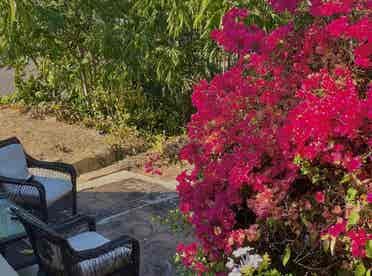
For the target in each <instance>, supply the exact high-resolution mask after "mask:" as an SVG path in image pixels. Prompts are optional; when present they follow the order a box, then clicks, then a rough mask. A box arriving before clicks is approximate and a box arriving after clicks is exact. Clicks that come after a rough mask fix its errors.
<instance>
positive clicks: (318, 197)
mask: <svg viewBox="0 0 372 276" xmlns="http://www.w3.org/2000/svg"><path fill="white" fill-rule="evenodd" d="M315 200H316V202H318V203H319V204H323V203H324V202H325V194H324V193H323V192H316V193H315Z"/></svg>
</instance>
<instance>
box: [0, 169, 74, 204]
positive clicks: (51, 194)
mask: <svg viewBox="0 0 372 276" xmlns="http://www.w3.org/2000/svg"><path fill="white" fill-rule="evenodd" d="M33 179H34V180H36V181H38V182H40V183H41V184H42V185H43V186H44V188H45V196H46V201H47V205H48V206H50V205H52V204H53V203H55V202H56V201H58V200H59V199H61V198H62V197H64V196H65V195H67V194H68V193H70V192H71V191H72V183H71V182H70V181H67V180H64V179H59V178H49V177H43V176H34V177H33ZM3 186H4V188H5V190H6V191H7V192H9V193H10V194H11V195H12V196H13V198H14V200H15V201H19V202H22V203H28V204H34V205H38V204H40V200H39V192H38V190H37V189H36V188H34V187H30V186H20V185H12V184H6V183H4V184H3Z"/></svg>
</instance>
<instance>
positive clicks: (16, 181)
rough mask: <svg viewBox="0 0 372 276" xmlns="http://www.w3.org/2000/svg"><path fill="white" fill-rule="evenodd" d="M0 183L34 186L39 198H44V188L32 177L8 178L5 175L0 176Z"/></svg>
mask: <svg viewBox="0 0 372 276" xmlns="http://www.w3.org/2000/svg"><path fill="white" fill-rule="evenodd" d="M0 183H6V184H11V185H18V186H30V187H34V188H36V189H37V190H38V192H39V195H40V199H41V200H45V188H44V186H43V185H41V184H40V183H39V182H38V181H36V180H34V179H33V178H32V177H31V178H29V179H17V178H10V177H5V176H0Z"/></svg>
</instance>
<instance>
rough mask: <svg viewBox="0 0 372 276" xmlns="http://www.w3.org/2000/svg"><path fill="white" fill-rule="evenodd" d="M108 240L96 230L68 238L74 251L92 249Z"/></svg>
mask: <svg viewBox="0 0 372 276" xmlns="http://www.w3.org/2000/svg"><path fill="white" fill-rule="evenodd" d="M109 241H110V240H108V239H106V238H105V237H103V236H101V235H100V234H98V233H96V232H85V233H81V234H78V235H76V236H73V237H71V238H69V239H68V242H69V244H70V246H71V247H72V248H73V249H74V250H76V251H83V250H88V249H93V248H96V247H99V246H102V245H104V244H105V243H108V242H109Z"/></svg>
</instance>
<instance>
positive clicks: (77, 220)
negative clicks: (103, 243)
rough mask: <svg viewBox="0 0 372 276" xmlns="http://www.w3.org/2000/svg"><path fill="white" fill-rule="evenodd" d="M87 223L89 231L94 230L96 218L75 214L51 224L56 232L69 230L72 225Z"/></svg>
mask: <svg viewBox="0 0 372 276" xmlns="http://www.w3.org/2000/svg"><path fill="white" fill-rule="evenodd" d="M80 225H87V226H88V230H89V231H96V220H95V219H94V218H93V217H90V216H86V215H76V216H72V217H70V218H68V219H67V220H65V221H63V222H62V223H60V224H58V225H53V226H51V227H52V228H53V230H54V231H56V232H57V233H59V232H65V231H68V230H71V229H72V228H73V227H77V226H80Z"/></svg>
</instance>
